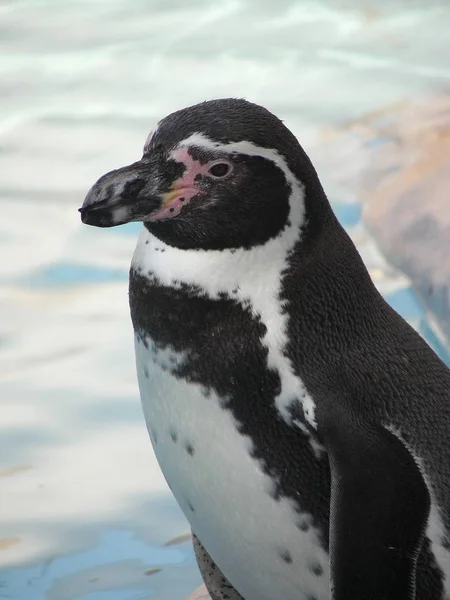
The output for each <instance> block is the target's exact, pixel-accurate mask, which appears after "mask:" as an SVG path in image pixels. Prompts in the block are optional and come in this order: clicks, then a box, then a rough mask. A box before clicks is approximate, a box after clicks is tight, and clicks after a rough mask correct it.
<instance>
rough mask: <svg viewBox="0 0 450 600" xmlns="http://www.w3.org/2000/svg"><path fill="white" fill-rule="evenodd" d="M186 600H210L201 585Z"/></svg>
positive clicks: (206, 591) (204, 587) (203, 586)
mask: <svg viewBox="0 0 450 600" xmlns="http://www.w3.org/2000/svg"><path fill="white" fill-rule="evenodd" d="M187 600H211V596H210V595H209V593H208V590H207V589H206V586H205V585H201V586H200V587H199V588H198V589H197V590H195V592H194V593H192V594H191V595H190V596H189V598H188V599H187Z"/></svg>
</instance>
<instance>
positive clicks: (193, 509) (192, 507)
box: [187, 500, 195, 512]
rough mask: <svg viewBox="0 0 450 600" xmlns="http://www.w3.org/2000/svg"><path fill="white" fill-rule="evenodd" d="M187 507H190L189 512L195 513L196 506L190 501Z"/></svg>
mask: <svg viewBox="0 0 450 600" xmlns="http://www.w3.org/2000/svg"><path fill="white" fill-rule="evenodd" d="M187 505H188V507H189V510H191V511H192V512H195V508H194V506H193V505H192V502H189V500H188V502H187Z"/></svg>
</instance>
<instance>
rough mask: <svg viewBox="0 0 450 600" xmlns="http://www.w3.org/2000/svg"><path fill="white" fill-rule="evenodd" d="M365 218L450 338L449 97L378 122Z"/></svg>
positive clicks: (402, 109)
mask: <svg viewBox="0 0 450 600" xmlns="http://www.w3.org/2000/svg"><path fill="white" fill-rule="evenodd" d="M373 128H374V130H375V131H373V130H372V131H373V133H376V134H377V135H378V137H379V138H381V139H382V140H383V141H384V143H381V144H379V145H378V147H375V149H374V151H373V153H372V154H373V160H372V162H371V164H370V167H369V169H368V172H367V173H366V177H365V180H366V181H367V182H369V185H368V187H367V188H366V189H364V202H365V206H364V211H363V215H364V218H365V220H366V222H367V224H368V226H369V228H370V229H371V230H372V232H373V233H374V235H375V236H376V239H377V241H378V243H379V245H380V247H381V248H382V250H383V251H384V252H385V253H386V254H387V256H388V258H389V259H390V260H391V261H392V262H393V263H394V264H395V265H396V266H398V267H399V268H401V269H402V270H403V271H404V272H405V273H406V274H407V275H408V276H410V277H411V279H412V280H413V283H414V286H415V288H416V289H417V291H418V292H419V294H420V295H421V297H422V298H423V299H424V300H425V301H426V302H427V304H428V305H429V307H430V308H431V310H432V311H433V312H434V313H435V315H436V316H437V317H438V319H439V320H440V322H441V325H442V328H443V329H444V330H445V332H446V333H447V334H448V335H450V94H442V95H439V96H437V97H432V98H429V99H427V100H422V101H420V102H417V103H413V104H411V105H409V106H407V107H403V108H400V109H398V110H397V111H393V112H392V113H391V114H390V115H389V118H385V119H384V122H383V119H378V123H377V119H374V123H373Z"/></svg>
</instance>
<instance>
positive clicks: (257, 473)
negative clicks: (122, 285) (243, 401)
mask: <svg viewBox="0 0 450 600" xmlns="http://www.w3.org/2000/svg"><path fill="white" fill-rule="evenodd" d="M136 361H137V371H138V380H139V387H140V392H141V399H142V405H143V409H144V414H145V419H146V422H147V427H148V430H149V433H150V437H151V439H152V443H153V446H154V450H155V454H156V456H157V459H158V461H159V464H160V466H161V469H162V471H163V473H164V475H165V477H166V479H167V482H168V484H169V485H170V487H171V489H172V492H173V494H174V496H175V498H176V500H177V501H178V503H179V505H180V507H181V508H182V510H183V512H184V513H185V515H186V517H187V519H188V520H189V522H190V523H191V526H192V529H193V531H195V533H196V534H197V536H198V537H199V539H200V540H201V542H202V543H203V544H204V546H205V547H206V548H207V550H208V552H209V553H210V554H211V556H212V558H213V559H214V560H215V561H216V562H217V564H218V565H219V566H220V568H221V569H222V571H223V572H224V574H225V575H226V576H227V577H228V578H229V580H230V581H231V582H232V583H233V584H234V585H235V586H236V588H237V589H238V590H239V592H240V593H241V594H242V595H243V596H244V597H245V598H246V600H273V598H283V600H291V599H292V600H294V599H295V600H299V599H301V598H303V599H304V600H313V599H314V600H328V599H329V566H328V555H327V554H326V553H325V552H324V550H323V549H322V548H321V546H320V544H319V540H318V535H317V531H316V530H315V529H314V527H313V526H312V524H311V515H308V514H303V515H299V514H298V513H297V512H296V511H295V510H294V507H293V506H292V505H291V503H290V501H289V500H287V499H281V500H280V499H279V500H275V499H274V498H273V497H272V496H271V495H270V491H271V488H272V486H273V481H272V480H271V478H270V477H268V476H267V475H266V474H265V473H264V472H263V471H262V469H261V466H260V464H259V463H258V461H257V460H256V459H255V458H253V457H252V456H251V449H252V443H251V440H250V439H249V438H246V437H245V436H243V435H241V434H240V433H239V431H238V429H237V423H236V421H235V419H234V417H233V415H232V414H231V412H230V411H229V410H227V409H226V408H223V403H222V405H221V399H220V398H219V397H217V396H216V395H215V394H214V393H207V392H206V391H205V390H204V389H203V388H202V386H201V385H200V384H197V383H188V382H186V381H185V380H184V379H179V378H176V377H175V376H174V375H173V374H172V373H171V369H173V367H174V365H177V364H179V363H180V361H183V356H180V355H179V354H178V355H177V354H175V353H173V352H171V351H170V350H167V349H166V350H164V351H163V352H156V353H155V351H154V350H153V352H152V343H151V340H146V344H145V345H144V344H143V343H142V342H141V341H139V340H138V339H136ZM299 521H301V522H302V527H299V526H298V525H299Z"/></svg>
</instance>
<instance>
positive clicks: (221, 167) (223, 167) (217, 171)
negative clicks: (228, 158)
mask: <svg viewBox="0 0 450 600" xmlns="http://www.w3.org/2000/svg"><path fill="white" fill-rule="evenodd" d="M230 171H231V165H230V164H228V163H226V162H220V163H216V164H215V165H212V167H210V168H209V170H208V173H209V174H210V175H212V176H213V177H225V175H228V173H229V172H230Z"/></svg>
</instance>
